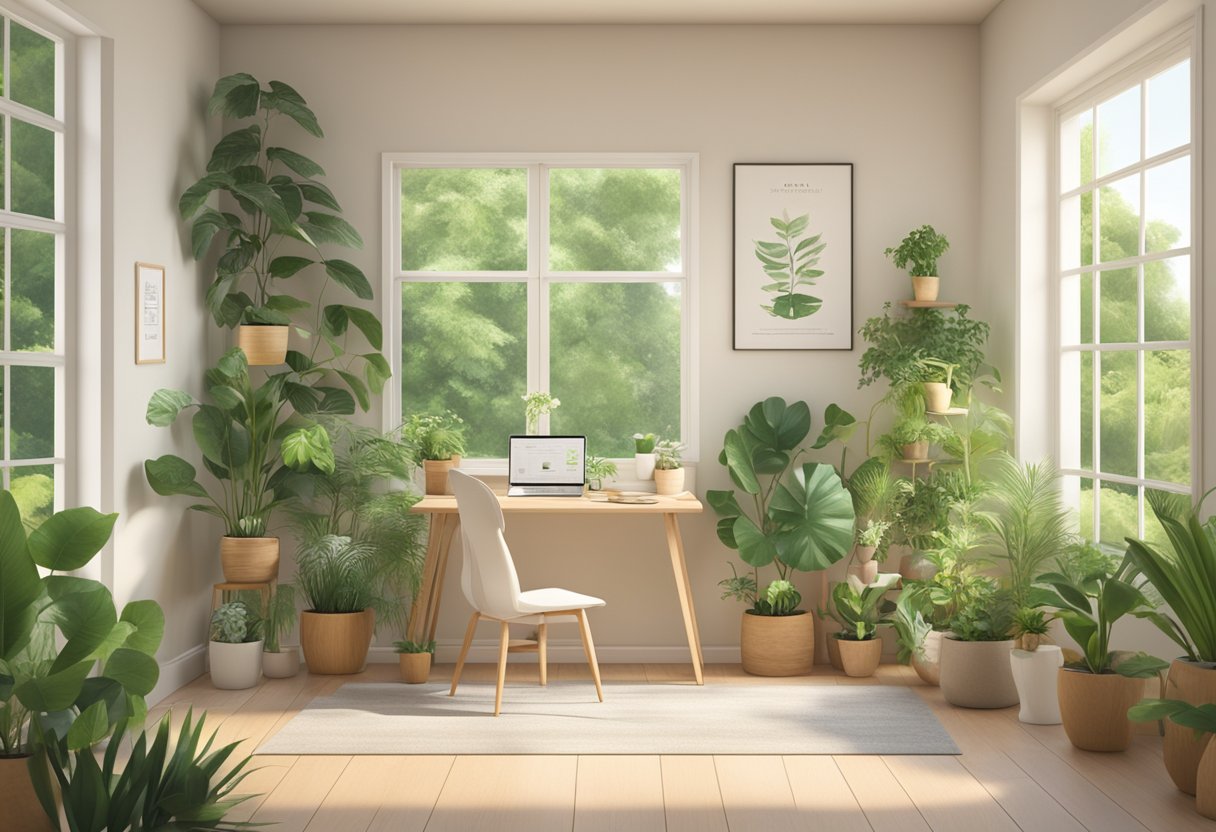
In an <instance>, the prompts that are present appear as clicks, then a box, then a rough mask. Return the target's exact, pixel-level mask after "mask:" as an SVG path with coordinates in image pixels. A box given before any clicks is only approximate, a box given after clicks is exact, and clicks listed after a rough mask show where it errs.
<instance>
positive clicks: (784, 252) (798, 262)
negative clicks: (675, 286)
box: [733, 162, 853, 350]
mask: <svg viewBox="0 0 1216 832" xmlns="http://www.w3.org/2000/svg"><path fill="white" fill-rule="evenodd" d="M733 347H734V349H736V350H851V349H852V348H853V164H852V163H851V162H829V163H790V164H784V163H776V162H757V163H753V162H737V163H736V164H735V166H734V341H733Z"/></svg>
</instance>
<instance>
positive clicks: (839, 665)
mask: <svg viewBox="0 0 1216 832" xmlns="http://www.w3.org/2000/svg"><path fill="white" fill-rule="evenodd" d="M825 642H826V643H827V648H828V664H830V665H831V666H832V669H833V670H844V662H843V661H841V660H840V639H838V638H836V634H835V633H828V636H827V638H826V639H825Z"/></svg>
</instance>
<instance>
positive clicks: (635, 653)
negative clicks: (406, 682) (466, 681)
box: [367, 639, 739, 664]
mask: <svg viewBox="0 0 1216 832" xmlns="http://www.w3.org/2000/svg"><path fill="white" fill-rule="evenodd" d="M701 652H702V654H703V655H704V657H705V662H706V664H737V663H738V661H739V648H738V646H737V645H736V646H722V647H703V648H701ZM595 653H596V658H597V659H599V661H600V663H601V664H678V663H680V662H687V661H689V658H688V646H687V645H683V646H670V647H653V646H645V647H643V646H636V645H596V648H595ZM459 654H460V642H459V641H451V642H447V641H441V642H439V643H438V644H437V645H436V647H435V661H436V662H439V663H440V664H451V663H453V662H455V661H456V657H457V656H458V655H459ZM367 660H368V661H369V662H377V663H378V662H395V661H397V653H396V651H394V650H393V648H392V647H386V646H379V645H377V646H373V647H372V649H371V652H370V653H369V654H368V657H367ZM510 660H511V661H513V662H525V663H527V662H530V663H533V664H535V663H536V654H535V653H512V654H511V656H510ZM468 661H470V662H478V663H480V662H497V661H498V642H497V641H481V640H474V642H473V646H472V647H470V648H469V658H468ZM549 661H550V662H552V663H554V664H565V663H572V664H582V663H583V662H586V661H587V658H586V656H584V655H583V645H582V644H581V643H580V642H579V641H577V640H566V639H549Z"/></svg>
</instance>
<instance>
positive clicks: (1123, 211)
mask: <svg viewBox="0 0 1216 832" xmlns="http://www.w3.org/2000/svg"><path fill="white" fill-rule="evenodd" d="M1100 191H1101V197H1100V198H1101V203H1100V205H1099V209H1100V216H1099V217H1098V221H1099V223H1100V225H1099V229H1098V230H1099V238H1100V239H1099V244H1100V245H1101V247H1102V248H1101V251H1100V252H1099V257H1100V261H1101V262H1103V263H1109V262H1111V261H1112V260H1122V259H1123V258H1124V257H1135V256H1136V255H1137V254H1139V253H1140V177H1139V176H1127V177H1124V178H1123V179H1119V180H1116V181H1114V182H1112V183H1110V184H1109V185H1106V186H1105V187H1103V188H1101V189H1100Z"/></svg>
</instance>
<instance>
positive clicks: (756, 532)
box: [732, 514, 777, 567]
mask: <svg viewBox="0 0 1216 832" xmlns="http://www.w3.org/2000/svg"><path fill="white" fill-rule="evenodd" d="M732 531H733V534H734V539H735V542H736V543H737V544H738V548H739V557H741V558H742V559H743V562H744V563H746V564H748V565H749V566H756V567H760V566H768V565H769V564H770V563H772V562H773V559H774V558H776V557H777V548H776V546H775V545H774V544H773V539H772V538H771V537H769V536H768V535H766V534H764V532H763V531H761V530H760V527H759V526H757V525H756V524H755V523H754V522H752V519H751V518H750V517H748V516H747V515H746V514H741V515H739V516H738V517H736V518H735V521H734V523H733V525H732Z"/></svg>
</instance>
